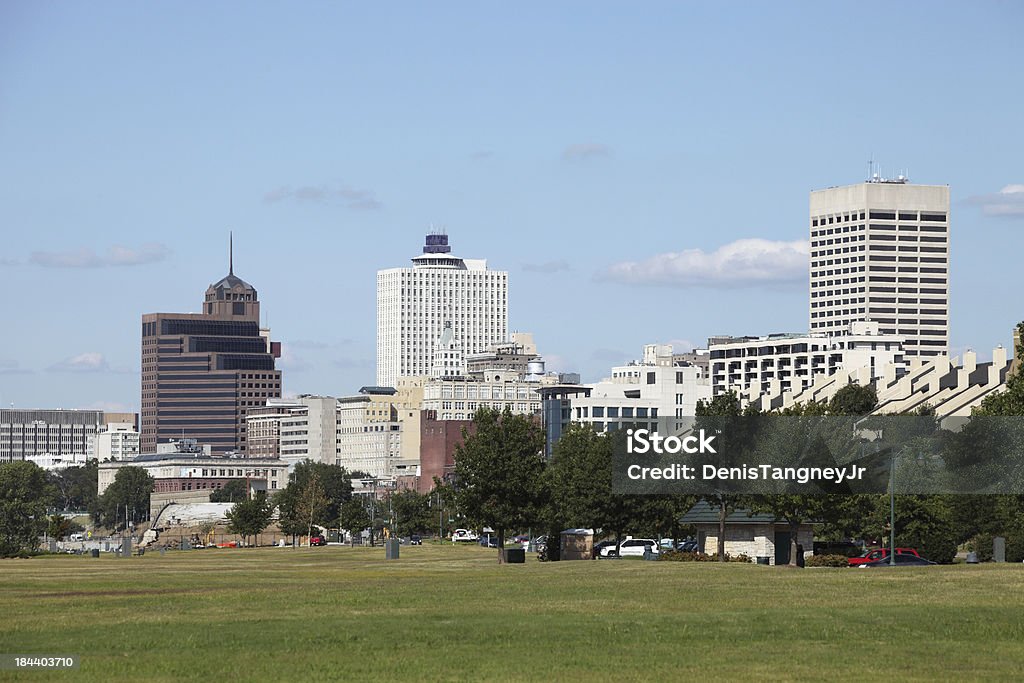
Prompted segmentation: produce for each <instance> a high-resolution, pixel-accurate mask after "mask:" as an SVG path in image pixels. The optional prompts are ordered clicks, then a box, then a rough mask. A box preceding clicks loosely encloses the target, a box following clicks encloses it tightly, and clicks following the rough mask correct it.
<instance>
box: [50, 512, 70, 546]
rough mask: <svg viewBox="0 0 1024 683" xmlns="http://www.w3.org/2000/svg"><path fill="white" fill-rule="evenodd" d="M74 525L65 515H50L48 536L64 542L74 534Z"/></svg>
mask: <svg viewBox="0 0 1024 683" xmlns="http://www.w3.org/2000/svg"><path fill="white" fill-rule="evenodd" d="M73 525H74V523H73V522H72V521H71V518H70V517H65V516H64V515H50V516H49V517H47V518H46V534H47V536H49V537H50V538H52V539H53V540H55V541H63V540H64V538H65V537H67V536H68V535H70V534H71V533H72V531H71V529H72V527H73Z"/></svg>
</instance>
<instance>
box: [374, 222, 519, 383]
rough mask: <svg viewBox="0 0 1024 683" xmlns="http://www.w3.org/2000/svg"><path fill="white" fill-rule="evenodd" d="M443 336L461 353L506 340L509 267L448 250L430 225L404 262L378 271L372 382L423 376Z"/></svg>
mask: <svg viewBox="0 0 1024 683" xmlns="http://www.w3.org/2000/svg"><path fill="white" fill-rule="evenodd" d="M442 335H446V342H445V343H446V345H449V346H451V349H450V350H451V351H453V352H455V353H456V354H461V357H463V358H465V357H466V356H468V355H470V354H473V353H481V352H483V351H486V350H487V349H488V347H490V346H492V345H494V344H498V343H501V342H505V341H507V340H508V271H505V270H490V269H488V268H487V261H486V259H467V258H461V257H459V256H456V255H454V254H453V253H452V250H451V246H450V245H449V243H448V235H447V234H444V233H440V232H434V231H431V232H430V233H428V234H427V236H426V243H425V244H424V246H423V253H422V254H420V255H418V256H415V257H413V258H412V266H411V267H403V268H387V269H384V270H380V271H378V272H377V386H382V387H394V386H395V383H396V381H397V379H398V378H399V377H407V376H425V375H429V374H430V370H431V367H432V366H433V364H434V361H435V357H434V351H435V349H436V348H437V347H438V344H440V343H441V338H442Z"/></svg>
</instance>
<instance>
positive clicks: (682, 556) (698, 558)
mask: <svg viewBox="0 0 1024 683" xmlns="http://www.w3.org/2000/svg"><path fill="white" fill-rule="evenodd" d="M662 560H664V561H665V562H718V555H708V554H706V553H699V552H698V553H681V552H678V551H676V550H665V551H663V552H661V553H660V554H659V555H658V561H659V562H660V561H662ZM725 561H726V562H746V563H748V564H749V563H751V562H753V560H752V559H751V558H750V556H749V555H745V554H743V553H740V554H739V555H730V554H728V553H726V554H725Z"/></svg>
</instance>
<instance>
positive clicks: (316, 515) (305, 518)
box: [295, 472, 330, 536]
mask: <svg viewBox="0 0 1024 683" xmlns="http://www.w3.org/2000/svg"><path fill="white" fill-rule="evenodd" d="M329 506H330V501H329V500H328V499H327V496H326V495H325V494H324V487H323V486H322V485H321V484H320V477H319V476H318V475H317V473H316V472H313V473H312V476H310V478H309V480H308V481H307V482H306V486H305V488H303V489H302V492H301V493H300V494H299V497H298V500H297V501H296V505H295V514H296V517H297V518H298V519H299V520H301V521H302V522H303V523H305V524H306V535H307V536H312V535H313V525H314V524H317V523H318V522H326V521H328V518H327V514H328V507H329ZM321 526H322V524H321Z"/></svg>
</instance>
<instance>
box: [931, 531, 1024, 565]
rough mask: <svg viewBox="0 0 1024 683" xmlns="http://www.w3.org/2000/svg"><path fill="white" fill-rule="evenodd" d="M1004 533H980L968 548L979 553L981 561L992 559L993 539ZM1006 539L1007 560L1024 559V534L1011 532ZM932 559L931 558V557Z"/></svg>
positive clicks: (968, 543)
mask: <svg viewBox="0 0 1024 683" xmlns="http://www.w3.org/2000/svg"><path fill="white" fill-rule="evenodd" d="M1000 535H1002V534H984V533H983V534H978V535H977V536H975V537H974V538H972V539H971V540H970V541H968V542H967V550H969V551H971V552H974V553H977V555H978V561H979V562H991V561H992V541H993V539H995V537H996V536H1000ZM1003 537H1004V538H1005V539H1006V561H1007V562H1021V561H1022V560H1024V535H1020V534H1015V533H1010V534H1006V535H1004V536H1003ZM929 559H931V558H929Z"/></svg>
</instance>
